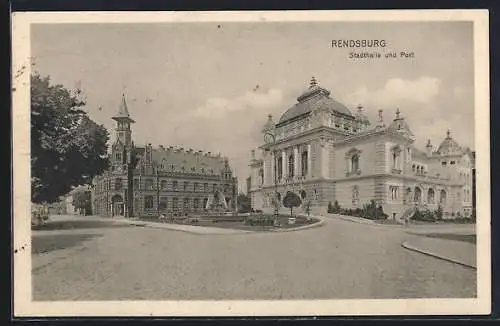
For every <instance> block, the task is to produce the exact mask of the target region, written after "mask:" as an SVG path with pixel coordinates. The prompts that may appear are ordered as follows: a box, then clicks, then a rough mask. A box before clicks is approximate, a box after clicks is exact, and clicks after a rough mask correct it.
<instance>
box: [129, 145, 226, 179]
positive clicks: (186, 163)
mask: <svg viewBox="0 0 500 326" xmlns="http://www.w3.org/2000/svg"><path fill="white" fill-rule="evenodd" d="M135 151H136V154H138V155H140V156H144V155H145V152H146V150H145V148H144V147H136V148H135ZM151 153H152V157H153V162H154V164H155V165H157V166H161V165H163V170H164V171H167V172H185V173H198V174H207V175H213V174H220V173H221V172H222V171H223V170H225V168H226V164H227V167H229V163H226V162H227V158H224V157H221V156H218V155H217V156H216V155H212V154H208V153H203V152H202V151H193V150H191V149H190V150H185V149H175V148H173V147H169V148H162V147H161V148H152V149H151ZM229 171H230V170H229Z"/></svg>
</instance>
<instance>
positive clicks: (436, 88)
mask: <svg viewBox="0 0 500 326" xmlns="http://www.w3.org/2000/svg"><path fill="white" fill-rule="evenodd" d="M467 94H468V91H467V89H465V88H464V87H461V86H454V87H447V88H445V87H444V85H443V83H442V81H441V80H440V79H438V78H435V77H429V76H422V77H419V78H416V79H414V80H409V79H401V78H392V79H388V80H387V81H386V82H385V84H383V86H382V87H381V88H378V89H373V90H370V89H368V88H366V87H361V88H359V89H358V90H356V91H354V92H352V93H348V94H347V95H346V96H345V97H344V99H343V100H344V101H345V103H346V104H348V105H350V106H351V107H354V106H356V105H358V104H362V105H363V106H364V107H365V112H366V114H367V115H368V117H369V118H370V120H371V121H372V122H374V121H376V119H377V117H376V116H377V111H378V110H379V109H383V110H384V120H385V122H386V124H387V123H390V121H392V119H393V117H394V116H393V114H394V111H395V110H396V108H399V109H400V110H401V114H402V116H404V117H405V118H406V120H407V121H408V123H409V126H410V128H411V129H412V131H413V133H414V134H415V136H416V143H415V145H416V146H417V147H420V148H423V147H424V145H425V142H426V141H427V139H430V140H431V142H432V143H433V145H435V146H438V145H439V144H440V143H441V141H442V140H443V138H444V137H445V136H446V131H447V130H448V129H450V130H451V131H452V136H453V138H455V140H457V141H458V142H459V144H461V145H465V146H471V147H473V146H474V130H473V125H472V124H471V121H470V113H471V110H470V107H468V106H464V103H463V101H462V100H463V98H464V97H465V96H466V95H467ZM448 108H453V111H452V113H450V111H449V110H445V109H448ZM388 111H389V112H388ZM471 128H472V129H471Z"/></svg>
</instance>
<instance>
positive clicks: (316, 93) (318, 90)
mask: <svg viewBox="0 0 500 326" xmlns="http://www.w3.org/2000/svg"><path fill="white" fill-rule="evenodd" d="M297 101H298V103H296V104H295V105H294V106H292V107H291V108H289V109H288V110H287V111H285V113H283V115H282V116H281V118H280V120H279V122H278V123H283V122H286V121H289V120H292V119H294V118H296V117H299V116H302V115H305V114H308V113H310V112H311V111H313V110H315V109H319V108H322V109H328V110H330V111H331V112H332V113H333V112H337V113H340V114H344V115H347V116H351V117H352V116H353V115H352V113H351V111H349V109H348V108H347V107H346V106H345V105H344V104H342V103H340V102H338V101H336V100H334V99H332V98H331V97H330V91H328V90H327V89H325V88H323V87H320V86H318V84H317V82H316V79H315V78H314V77H313V79H312V80H311V84H310V86H309V89H307V90H306V91H305V92H304V93H302V95H300V96H299V97H298V98H297Z"/></svg>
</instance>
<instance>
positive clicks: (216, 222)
mask: <svg viewBox="0 0 500 326" xmlns="http://www.w3.org/2000/svg"><path fill="white" fill-rule="evenodd" d="M255 217H260V215H259V216H255ZM262 217H268V218H272V216H271V215H263V216H262ZM289 217H290V216H289V215H280V216H279V221H280V226H278V227H275V226H273V225H249V224H246V223H245V216H232V215H228V216H201V217H196V219H197V223H192V222H190V220H191V219H193V217H191V218H186V219H179V220H176V221H174V222H170V223H173V224H180V225H186V224H187V225H196V226H202V227H217V228H226V229H237V230H247V231H273V230H276V229H291V228H297V227H300V226H305V225H311V224H315V223H317V222H319V221H320V220H319V219H317V218H311V219H310V220H308V219H307V218H306V217H303V216H295V223H294V224H289V223H288V221H289ZM143 220H147V221H149V222H157V223H162V222H160V221H159V220H157V219H152V218H144V219H143ZM163 223H165V222H163ZM256 224H258V223H256Z"/></svg>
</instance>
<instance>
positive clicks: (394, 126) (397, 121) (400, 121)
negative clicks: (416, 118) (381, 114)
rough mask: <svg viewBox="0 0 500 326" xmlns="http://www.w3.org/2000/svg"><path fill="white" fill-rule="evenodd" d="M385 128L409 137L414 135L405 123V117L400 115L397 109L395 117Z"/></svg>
mask: <svg viewBox="0 0 500 326" xmlns="http://www.w3.org/2000/svg"><path fill="white" fill-rule="evenodd" d="M386 130H387V131H389V132H392V133H399V134H402V135H404V136H407V137H410V138H412V137H413V136H414V135H413V133H412V131H411V129H410V126H409V125H408V123H406V120H405V118H403V117H401V116H400V111H399V109H397V110H396V118H394V120H393V121H392V122H391V124H390V125H389V126H388V127H387V129H386Z"/></svg>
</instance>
